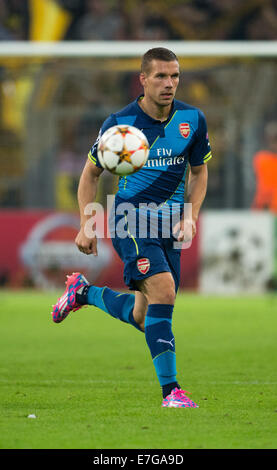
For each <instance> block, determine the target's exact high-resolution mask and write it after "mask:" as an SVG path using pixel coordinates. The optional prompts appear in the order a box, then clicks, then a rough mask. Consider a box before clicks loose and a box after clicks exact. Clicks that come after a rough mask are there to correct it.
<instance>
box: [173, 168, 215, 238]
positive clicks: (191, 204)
mask: <svg viewBox="0 0 277 470" xmlns="http://www.w3.org/2000/svg"><path fill="white" fill-rule="evenodd" d="M207 185H208V167H207V164H205V163H204V164H203V165H198V166H192V167H191V168H190V173H189V178H188V190H187V203H186V204H185V207H184V213H183V217H182V219H181V221H180V225H179V233H178V241H179V242H186V241H190V240H192V239H193V237H194V236H195V235H196V222H197V220H198V216H199V212H200V208H201V206H202V204H203V201H204V199H205V196H206V192H207Z"/></svg>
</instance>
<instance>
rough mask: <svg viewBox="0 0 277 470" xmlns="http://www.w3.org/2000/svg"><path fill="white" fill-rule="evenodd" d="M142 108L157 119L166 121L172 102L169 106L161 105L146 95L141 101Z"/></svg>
mask: <svg viewBox="0 0 277 470" xmlns="http://www.w3.org/2000/svg"><path fill="white" fill-rule="evenodd" d="M138 103H139V105H140V107H141V109H142V110H143V111H144V112H145V113H146V114H148V116H150V117H151V118H153V119H156V120H157V121H166V120H167V119H168V116H169V114H170V111H171V104H169V105H168V106H159V105H157V104H156V103H154V102H153V101H151V100H149V99H147V97H146V96H144V97H143V98H142V99H141V100H140V101H139V102H138Z"/></svg>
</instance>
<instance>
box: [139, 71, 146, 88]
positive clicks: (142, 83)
mask: <svg viewBox="0 0 277 470" xmlns="http://www.w3.org/2000/svg"><path fill="white" fill-rule="evenodd" d="M145 80H146V76H145V73H143V72H141V73H140V74H139V81H140V84H141V85H142V86H143V87H144V86H145Z"/></svg>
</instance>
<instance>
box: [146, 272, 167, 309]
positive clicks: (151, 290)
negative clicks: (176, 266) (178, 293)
mask: <svg viewBox="0 0 277 470" xmlns="http://www.w3.org/2000/svg"><path fill="white" fill-rule="evenodd" d="M137 285H138V287H139V289H140V292H142V294H143V295H144V296H145V298H146V300H147V302H148V304H168V305H174V303H175V281H174V278H173V276H172V274H171V273H170V272H162V273H158V274H154V275H153V276H150V277H148V278H146V279H143V280H141V281H138V282H137Z"/></svg>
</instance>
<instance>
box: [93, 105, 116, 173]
mask: <svg viewBox="0 0 277 470" xmlns="http://www.w3.org/2000/svg"><path fill="white" fill-rule="evenodd" d="M115 125H116V119H115V116H114V114H111V115H110V116H109V117H108V118H107V119H106V121H104V123H103V125H102V127H101V129H100V131H99V134H98V137H97V139H96V141H95V142H94V144H93V146H92V147H91V149H90V151H89V153H88V158H89V160H90V161H91V162H92V163H94V165H96V166H97V167H98V168H102V166H101V165H100V162H99V160H98V156H97V146H98V142H99V140H100V138H101V136H102V135H103V134H104V132H106V130H108V129H109V128H110V127H112V126H115Z"/></svg>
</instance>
